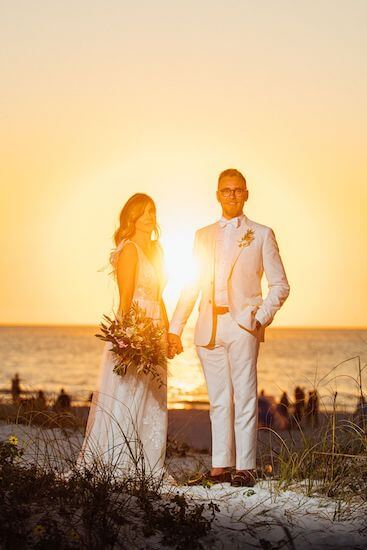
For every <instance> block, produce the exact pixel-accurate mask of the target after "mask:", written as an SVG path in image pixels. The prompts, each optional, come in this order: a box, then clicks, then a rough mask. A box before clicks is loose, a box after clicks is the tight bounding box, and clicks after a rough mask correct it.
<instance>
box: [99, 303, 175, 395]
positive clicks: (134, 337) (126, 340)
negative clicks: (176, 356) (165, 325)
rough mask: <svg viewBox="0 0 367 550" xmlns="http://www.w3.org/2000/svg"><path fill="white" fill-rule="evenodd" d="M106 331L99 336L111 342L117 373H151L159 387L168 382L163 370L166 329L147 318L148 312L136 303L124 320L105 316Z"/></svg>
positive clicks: (103, 330) (104, 326)
mask: <svg viewBox="0 0 367 550" xmlns="http://www.w3.org/2000/svg"><path fill="white" fill-rule="evenodd" d="M103 317H104V319H105V322H102V323H101V324H100V329H101V332H102V334H96V336H97V338H100V339H101V340H104V341H105V342H111V344H112V348H111V351H112V353H113V356H114V364H115V365H114V368H113V372H115V373H116V374H118V375H120V376H124V375H125V374H126V373H127V372H130V373H135V374H136V375H139V374H142V373H143V374H150V375H151V376H152V378H156V379H157V381H158V384H159V386H163V385H165V384H164V382H163V380H162V377H161V375H160V373H159V369H160V367H163V368H165V367H166V360H167V354H166V350H165V347H164V344H163V341H162V336H163V333H164V330H163V329H162V328H161V327H159V326H157V325H156V324H155V323H154V321H153V320H152V319H150V318H149V317H147V315H146V313H145V311H144V310H143V309H142V308H140V307H139V306H138V304H137V303H136V302H134V303H133V304H132V306H131V309H130V311H129V313H127V314H126V315H124V316H123V318H122V319H121V320H118V319H116V318H115V319H111V318H110V317H108V316H107V315H104V316H103Z"/></svg>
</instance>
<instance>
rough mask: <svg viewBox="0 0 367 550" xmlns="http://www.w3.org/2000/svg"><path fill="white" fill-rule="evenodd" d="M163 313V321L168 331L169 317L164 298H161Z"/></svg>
mask: <svg viewBox="0 0 367 550" xmlns="http://www.w3.org/2000/svg"><path fill="white" fill-rule="evenodd" d="M161 312H162V319H163V322H164V326H165V327H166V329H167V331H168V327H169V321H168V315H167V310H166V304H165V303H164V301H163V298H161Z"/></svg>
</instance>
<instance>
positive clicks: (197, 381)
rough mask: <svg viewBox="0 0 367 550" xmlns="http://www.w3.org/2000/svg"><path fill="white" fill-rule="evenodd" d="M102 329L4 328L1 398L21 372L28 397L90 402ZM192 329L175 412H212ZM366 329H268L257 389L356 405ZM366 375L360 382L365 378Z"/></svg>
mask: <svg viewBox="0 0 367 550" xmlns="http://www.w3.org/2000/svg"><path fill="white" fill-rule="evenodd" d="M97 330H98V329H97V327H90V326H85V327H75V326H58V327H55V326H26V327H23V326H19V327H16V326H11V327H6V326H1V327H0V373H1V374H0V390H1V393H0V399H3V400H6V399H9V397H10V396H9V394H8V393H6V391H7V390H9V388H10V380H11V378H12V377H13V376H14V374H15V373H16V372H18V373H19V375H20V378H21V387H22V388H23V389H25V390H27V391H35V390H38V389H43V390H44V391H45V392H46V395H47V397H49V398H50V399H52V398H54V396H55V395H56V394H57V393H58V392H59V390H60V388H61V387H63V388H64V389H65V390H66V391H67V392H68V393H70V394H71V395H72V397H73V399H74V400H75V401H77V402H83V401H85V400H86V399H87V398H88V396H89V394H90V392H91V391H93V388H94V386H95V384H96V380H97V376H98V371H99V366H100V358H101V354H102V348H103V345H104V343H103V342H101V341H100V340H98V339H97V338H95V336H94V334H95V333H96V332H97ZM192 341H193V329H192V328H188V329H187V330H186V331H185V335H184V348H185V350H184V353H183V354H181V355H179V356H178V357H176V358H175V359H174V360H172V361H170V365H169V380H168V403H169V407H170V408H193V407H194V408H207V406H208V396H207V392H206V387H205V381H204V377H203V374H202V370H201V366H200V363H199V361H198V358H197V356H196V352H195V347H194V345H193V343H192ZM366 365H367V330H339V329H338V330H333V329H331V330H324V329H322V330H316V329H312V330H311V329H281V328H278V329H277V328H269V329H267V332H266V342H265V343H263V344H261V347H260V354H259V360H258V384H259V390H260V389H264V390H265V393H266V394H268V395H272V396H274V397H275V398H276V399H279V397H280V395H281V393H282V391H287V392H288V395H289V397H290V398H292V397H293V396H294V388H295V386H296V385H300V386H301V387H303V388H304V389H305V391H306V392H307V391H308V390H310V389H312V388H314V387H316V388H317V389H318V392H319V395H320V399H321V407H325V408H327V409H330V408H331V406H332V402H333V396H334V394H335V392H337V401H336V403H337V407H338V409H339V410H347V411H352V410H354V409H355V407H356V403H357V398H358V397H357V396H358V392H359V391H360V390H359V384H360V382H361V381H362V385H363V387H364V388H365V390H366V391H367V366H366ZM360 373H361V376H360Z"/></svg>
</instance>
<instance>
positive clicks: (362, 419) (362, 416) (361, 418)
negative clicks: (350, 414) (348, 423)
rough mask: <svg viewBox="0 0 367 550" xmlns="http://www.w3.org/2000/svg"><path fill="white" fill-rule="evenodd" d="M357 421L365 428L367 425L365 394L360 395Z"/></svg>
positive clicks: (356, 413) (356, 414)
mask: <svg viewBox="0 0 367 550" xmlns="http://www.w3.org/2000/svg"><path fill="white" fill-rule="evenodd" d="M355 416H356V422H357V424H359V426H362V427H363V428H365V427H366V425H367V403H366V398H365V397H364V395H360V397H359V399H358V404H357V408H356V412H355Z"/></svg>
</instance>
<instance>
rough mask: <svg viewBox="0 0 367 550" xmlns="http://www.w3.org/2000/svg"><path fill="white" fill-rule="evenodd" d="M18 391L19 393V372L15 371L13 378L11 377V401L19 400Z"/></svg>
mask: <svg viewBox="0 0 367 550" xmlns="http://www.w3.org/2000/svg"><path fill="white" fill-rule="evenodd" d="M20 393H21V389H20V378H19V374H18V373H16V374H15V376H14V378H12V380H11V395H12V398H13V403H18V402H19V399H20Z"/></svg>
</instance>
